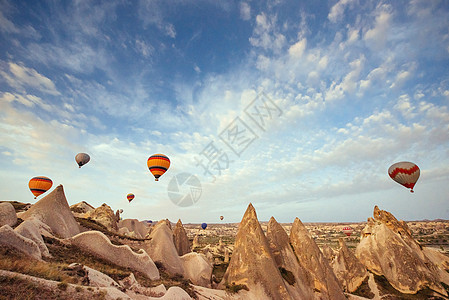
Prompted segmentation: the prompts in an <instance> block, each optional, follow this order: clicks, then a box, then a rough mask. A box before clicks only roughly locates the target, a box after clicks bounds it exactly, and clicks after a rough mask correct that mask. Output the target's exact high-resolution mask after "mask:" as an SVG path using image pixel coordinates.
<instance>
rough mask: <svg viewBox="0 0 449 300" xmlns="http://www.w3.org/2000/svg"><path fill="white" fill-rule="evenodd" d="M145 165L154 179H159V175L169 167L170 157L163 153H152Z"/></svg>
mask: <svg viewBox="0 0 449 300" xmlns="http://www.w3.org/2000/svg"><path fill="white" fill-rule="evenodd" d="M147 165H148V169H150V172H151V173H152V174H153V176H154V178H155V180H156V181H159V177H161V176H162V175H164V173H165V172H166V171H167V170H168V168H169V167H170V159H169V158H168V157H167V156H166V155H164V154H154V155H151V156H150V157H149V158H148V160H147Z"/></svg>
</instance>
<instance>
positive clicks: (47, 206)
mask: <svg viewBox="0 0 449 300" xmlns="http://www.w3.org/2000/svg"><path fill="white" fill-rule="evenodd" d="M33 216H34V217H36V218H37V219H38V220H40V221H42V222H43V223H45V224H47V225H48V226H49V227H50V228H51V230H52V231H53V233H55V234H56V235H58V236H59V237H61V238H69V237H72V236H74V235H76V234H78V233H79V232H80V229H79V226H78V223H77V222H76V221H75V218H74V217H73V214H72V211H71V210H70V207H69V204H68V203H67V199H66V198H65V194H64V188H63V187H62V185H59V186H57V187H56V188H55V189H54V190H53V191H52V192H51V193H50V194H48V195H47V196H45V197H44V198H42V199H41V200H39V201H37V202H36V203H35V204H34V205H33V206H31V208H30V209H29V210H27V211H26V212H24V213H23V214H21V216H20V217H21V218H22V219H23V220H26V219H28V218H31V217H33Z"/></svg>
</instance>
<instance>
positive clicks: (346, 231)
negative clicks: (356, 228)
mask: <svg viewBox="0 0 449 300" xmlns="http://www.w3.org/2000/svg"><path fill="white" fill-rule="evenodd" d="M342 231H343V233H344V234H346V235H347V236H351V234H352V228H351V227H349V226H345V227H343V230H342Z"/></svg>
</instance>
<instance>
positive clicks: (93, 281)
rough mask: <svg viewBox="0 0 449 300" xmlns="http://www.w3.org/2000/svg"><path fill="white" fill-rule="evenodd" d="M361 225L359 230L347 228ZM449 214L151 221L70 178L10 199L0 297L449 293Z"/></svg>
mask: <svg viewBox="0 0 449 300" xmlns="http://www.w3.org/2000/svg"><path fill="white" fill-rule="evenodd" d="M345 226H350V227H351V228H352V234H351V236H349V237H348V236H346V235H345V234H344V233H343V232H342V229H343V227H345ZM448 249H449V221H446V220H433V221H429V220H424V221H409V222H403V221H398V220H397V219H396V218H395V217H394V216H393V215H392V214H391V213H389V212H386V211H383V210H380V209H379V208H377V207H375V208H374V213H373V217H371V218H368V220H367V222H361V223H338V224H336V223H304V224H303V223H302V222H301V220H300V219H298V218H297V219H296V220H294V222H293V223H282V224H280V223H278V222H277V221H276V219H275V218H271V219H270V220H269V222H260V221H259V220H258V219H257V214H256V210H255V209H254V207H253V206H252V205H251V204H250V205H249V206H248V209H247V211H246V212H245V214H244V217H243V219H242V221H241V222H240V223H232V224H228V223H225V222H223V221H221V222H220V223H218V222H217V224H208V226H207V228H206V229H205V230H203V229H201V227H200V224H182V222H181V220H178V222H177V223H175V222H170V221H169V220H161V221H159V222H154V223H153V224H148V223H147V222H141V221H139V220H136V219H127V220H121V218H120V212H119V211H117V212H115V213H114V211H113V210H112V209H111V208H110V207H109V206H108V205H106V204H103V205H102V206H100V207H98V208H94V207H92V206H91V205H89V204H88V203H86V202H81V203H78V204H76V205H72V206H71V207H69V206H68V202H67V200H66V198H65V195H64V191H63V188H62V186H60V187H57V188H56V189H55V190H54V191H53V192H52V193H50V194H49V195H47V196H46V197H44V198H42V199H41V200H39V201H38V202H37V203H36V204H34V205H30V204H25V203H19V202H4V203H0V299H449V298H448V291H449V257H448V251H449V250H448Z"/></svg>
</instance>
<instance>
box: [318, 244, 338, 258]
mask: <svg viewBox="0 0 449 300" xmlns="http://www.w3.org/2000/svg"><path fill="white" fill-rule="evenodd" d="M321 252H322V253H323V255H324V257H326V258H327V260H328V261H329V263H332V261H333V260H334V258H335V251H334V249H332V248H331V247H329V246H328V245H326V244H324V245H323V246H321Z"/></svg>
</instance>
